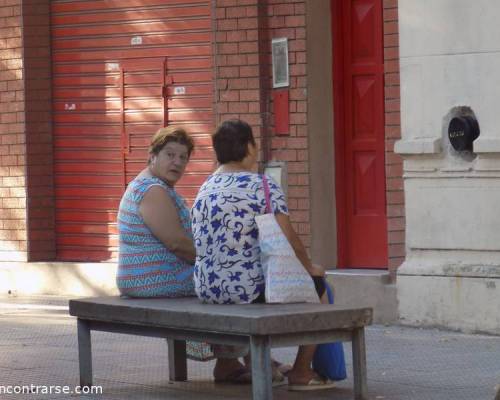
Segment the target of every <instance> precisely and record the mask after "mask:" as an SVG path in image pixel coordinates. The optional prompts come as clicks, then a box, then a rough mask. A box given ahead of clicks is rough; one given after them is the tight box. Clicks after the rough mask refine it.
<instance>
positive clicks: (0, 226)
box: [0, 0, 27, 261]
mask: <svg viewBox="0 0 500 400" xmlns="http://www.w3.org/2000/svg"><path fill="white" fill-rule="evenodd" d="M21 27H22V17H21V1H20V0H3V1H2V2H0V110H1V112H0V198H1V199H0V260H2V261H25V260H27V223H26V222H27V218H26V184H25V183H26V182H25V167H26V156H25V154H26V141H25V136H24V129H25V124H24V111H25V109H24V81H23V58H22V57H23V50H22V29H21Z"/></svg>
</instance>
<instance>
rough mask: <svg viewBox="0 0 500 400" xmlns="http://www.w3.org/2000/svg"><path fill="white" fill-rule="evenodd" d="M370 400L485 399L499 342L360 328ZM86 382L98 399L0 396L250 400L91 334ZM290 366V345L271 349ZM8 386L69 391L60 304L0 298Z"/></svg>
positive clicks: (341, 392)
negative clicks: (177, 378) (172, 374)
mask: <svg viewBox="0 0 500 400" xmlns="http://www.w3.org/2000/svg"><path fill="white" fill-rule="evenodd" d="M366 339H367V361H368V390H369V398H370V399H373V400H390V399H391V400H410V399H411V400H417V399H418V400H451V399H453V400H459V399H463V400H483V399H484V400H493V398H494V387H495V385H496V384H500V337H498V336H485V335H467V334H461V333H454V332H448V331H441V330H434V329H431V330H429V329H425V330H424V329H414V328H406V327H400V326H388V327H386V326H380V325H375V326H372V327H369V328H368V329H367V332H366ZM92 345H93V355H94V384H95V385H100V386H102V390H103V394H100V395H76V394H73V395H69V394H40V391H41V390H43V389H38V390H39V393H38V394H12V395H6V394H0V399H2V400H3V399H6V400H9V399H31V400H49V399H50V400H56V399H57V400H59V399H99V400H104V399H105V400H121V399H132V400H156V399H162V400H165V399H169V400H185V399H189V400H192V399H199V400H215V399H250V398H251V389H250V386H237V385H215V384H214V383H213V382H212V379H211V370H212V367H213V363H212V362H209V363H196V362H191V361H190V362H189V365H188V373H189V381H188V382H185V383H184V382H182V383H178V382H176V383H171V382H168V366H167V360H168V357H167V346H166V343H165V341H164V340H161V339H153V338H144V337H135V336H128V335H118V334H111V333H101V332H95V333H93V338H92ZM345 352H346V357H347V362H348V373H349V375H350V376H349V379H348V380H346V381H343V382H339V383H338V387H337V388H335V389H332V390H328V391H324V392H315V393H314V392H310V393H293V392H288V391H287V390H286V386H282V387H278V388H275V389H274V392H273V394H274V398H275V399H276V400H285V399H286V400H288V399H290V400H296V399H297V400H298V399H301V400H302V399H304V400H308V399H332V400H347V399H352V398H353V393H352V374H351V371H350V366H351V357H350V353H351V349H350V344H348V343H346V344H345ZM273 354H274V355H275V357H276V358H278V359H279V360H283V361H286V362H291V361H292V360H293V357H294V354H295V349H293V348H292V349H288V348H287V349H277V350H273ZM7 385H36V386H41V385H47V386H49V385H61V386H64V385H67V386H69V387H70V388H71V389H73V388H74V386H76V385H78V354H77V339H76V322H75V320H74V319H73V318H72V317H70V316H68V314H67V299H63V298H60V297H51V296H40V297H30V298H27V297H24V298H23V297H18V298H14V297H3V298H2V297H0V390H1V387H2V386H7ZM0 393H1V392H0Z"/></svg>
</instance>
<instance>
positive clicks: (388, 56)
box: [384, 47, 399, 60]
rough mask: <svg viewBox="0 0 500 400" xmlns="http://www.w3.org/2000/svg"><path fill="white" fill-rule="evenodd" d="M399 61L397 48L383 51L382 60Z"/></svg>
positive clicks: (387, 48) (388, 48)
mask: <svg viewBox="0 0 500 400" xmlns="http://www.w3.org/2000/svg"><path fill="white" fill-rule="evenodd" d="M397 59H399V48H398V47H386V48H385V49H384V60H397Z"/></svg>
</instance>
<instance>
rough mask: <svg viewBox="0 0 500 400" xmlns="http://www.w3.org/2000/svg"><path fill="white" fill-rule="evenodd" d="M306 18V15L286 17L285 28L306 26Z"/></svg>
mask: <svg viewBox="0 0 500 400" xmlns="http://www.w3.org/2000/svg"><path fill="white" fill-rule="evenodd" d="M305 24H306V18H305V16H304V15H294V16H288V17H285V26H287V27H291V26H305Z"/></svg>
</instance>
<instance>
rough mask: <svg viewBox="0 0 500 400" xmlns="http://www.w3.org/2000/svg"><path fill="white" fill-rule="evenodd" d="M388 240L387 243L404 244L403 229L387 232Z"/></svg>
mask: <svg viewBox="0 0 500 400" xmlns="http://www.w3.org/2000/svg"><path fill="white" fill-rule="evenodd" d="M388 241H389V244H404V243H405V231H392V232H389V236H388Z"/></svg>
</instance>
